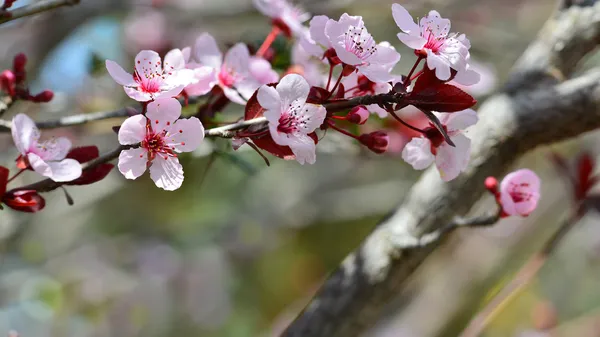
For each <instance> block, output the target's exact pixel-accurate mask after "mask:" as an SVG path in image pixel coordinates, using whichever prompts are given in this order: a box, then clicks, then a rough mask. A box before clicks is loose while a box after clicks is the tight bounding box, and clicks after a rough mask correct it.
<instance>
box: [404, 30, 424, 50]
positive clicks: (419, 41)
mask: <svg viewBox="0 0 600 337" xmlns="http://www.w3.org/2000/svg"><path fill="white" fill-rule="evenodd" d="M397 36H398V40H400V42H402V43H404V44H405V45H406V46H407V47H408V48H411V49H415V50H419V49H423V47H425V44H427V39H424V38H422V37H421V35H412V34H405V33H398V35H397Z"/></svg>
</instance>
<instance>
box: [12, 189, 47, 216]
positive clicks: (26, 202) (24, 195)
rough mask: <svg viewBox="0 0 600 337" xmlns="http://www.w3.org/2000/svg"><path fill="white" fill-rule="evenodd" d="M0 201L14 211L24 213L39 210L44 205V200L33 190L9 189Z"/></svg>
mask: <svg viewBox="0 0 600 337" xmlns="http://www.w3.org/2000/svg"><path fill="white" fill-rule="evenodd" d="M2 202H3V203H4V204H5V205H6V206H8V207H10V208H12V209H14V210H15V211H19V212H26V213H35V212H38V211H41V210H42V209H43V208H44V206H46V200H44V198H42V196H41V195H39V194H38V193H37V191H33V190H20V191H9V192H8V193H6V194H4V196H3V197H2Z"/></svg>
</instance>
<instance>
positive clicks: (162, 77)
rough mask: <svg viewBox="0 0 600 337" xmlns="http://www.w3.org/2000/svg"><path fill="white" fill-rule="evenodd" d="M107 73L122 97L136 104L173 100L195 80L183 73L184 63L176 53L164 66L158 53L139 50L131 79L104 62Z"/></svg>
mask: <svg viewBox="0 0 600 337" xmlns="http://www.w3.org/2000/svg"><path fill="white" fill-rule="evenodd" d="M106 69H107V70H108V73H109V74H110V76H112V78H113V79H114V80H115V81H116V82H117V83H119V84H120V85H122V86H123V88H124V89H125V93H126V94H127V95H128V96H129V97H131V98H133V99H134V100H136V101H139V102H147V101H152V100H155V99H159V98H166V97H175V96H177V95H179V93H181V91H182V90H183V88H185V86H186V85H188V84H190V83H192V82H193V78H194V74H193V71H192V70H189V69H185V59H184V57H183V53H182V52H181V50H179V49H173V50H171V51H170V52H168V53H167V55H165V59H164V64H163V62H162V60H161V58H160V56H159V55H158V53H157V52H155V51H152V50H142V51H141V52H139V53H138V54H137V56H136V57H135V71H134V73H133V75H132V74H130V73H128V72H126V71H125V70H123V68H121V66H120V65H118V64H117V63H116V62H114V61H111V60H106Z"/></svg>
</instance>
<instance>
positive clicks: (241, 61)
mask: <svg viewBox="0 0 600 337" xmlns="http://www.w3.org/2000/svg"><path fill="white" fill-rule="evenodd" d="M249 63H250V52H249V51H248V47H247V46H246V45H245V44H243V43H237V44H235V45H234V46H233V47H231V49H229V50H228V51H227V54H225V60H224V61H223V66H224V67H226V68H227V69H228V70H232V71H233V72H234V73H236V74H248V73H249Z"/></svg>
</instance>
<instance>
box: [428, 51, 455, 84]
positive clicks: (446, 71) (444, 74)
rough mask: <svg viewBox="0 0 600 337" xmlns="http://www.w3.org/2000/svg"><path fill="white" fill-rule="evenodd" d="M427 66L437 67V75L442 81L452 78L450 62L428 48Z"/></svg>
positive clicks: (430, 67)
mask: <svg viewBox="0 0 600 337" xmlns="http://www.w3.org/2000/svg"><path fill="white" fill-rule="evenodd" d="M427 67H429V69H431V70H433V69H435V76H436V77H437V78H439V79H440V80H442V81H446V80H447V79H449V78H450V64H449V62H448V61H447V60H445V59H443V58H441V57H439V56H437V55H435V54H434V53H433V52H431V50H429V49H428V50H427Z"/></svg>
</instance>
